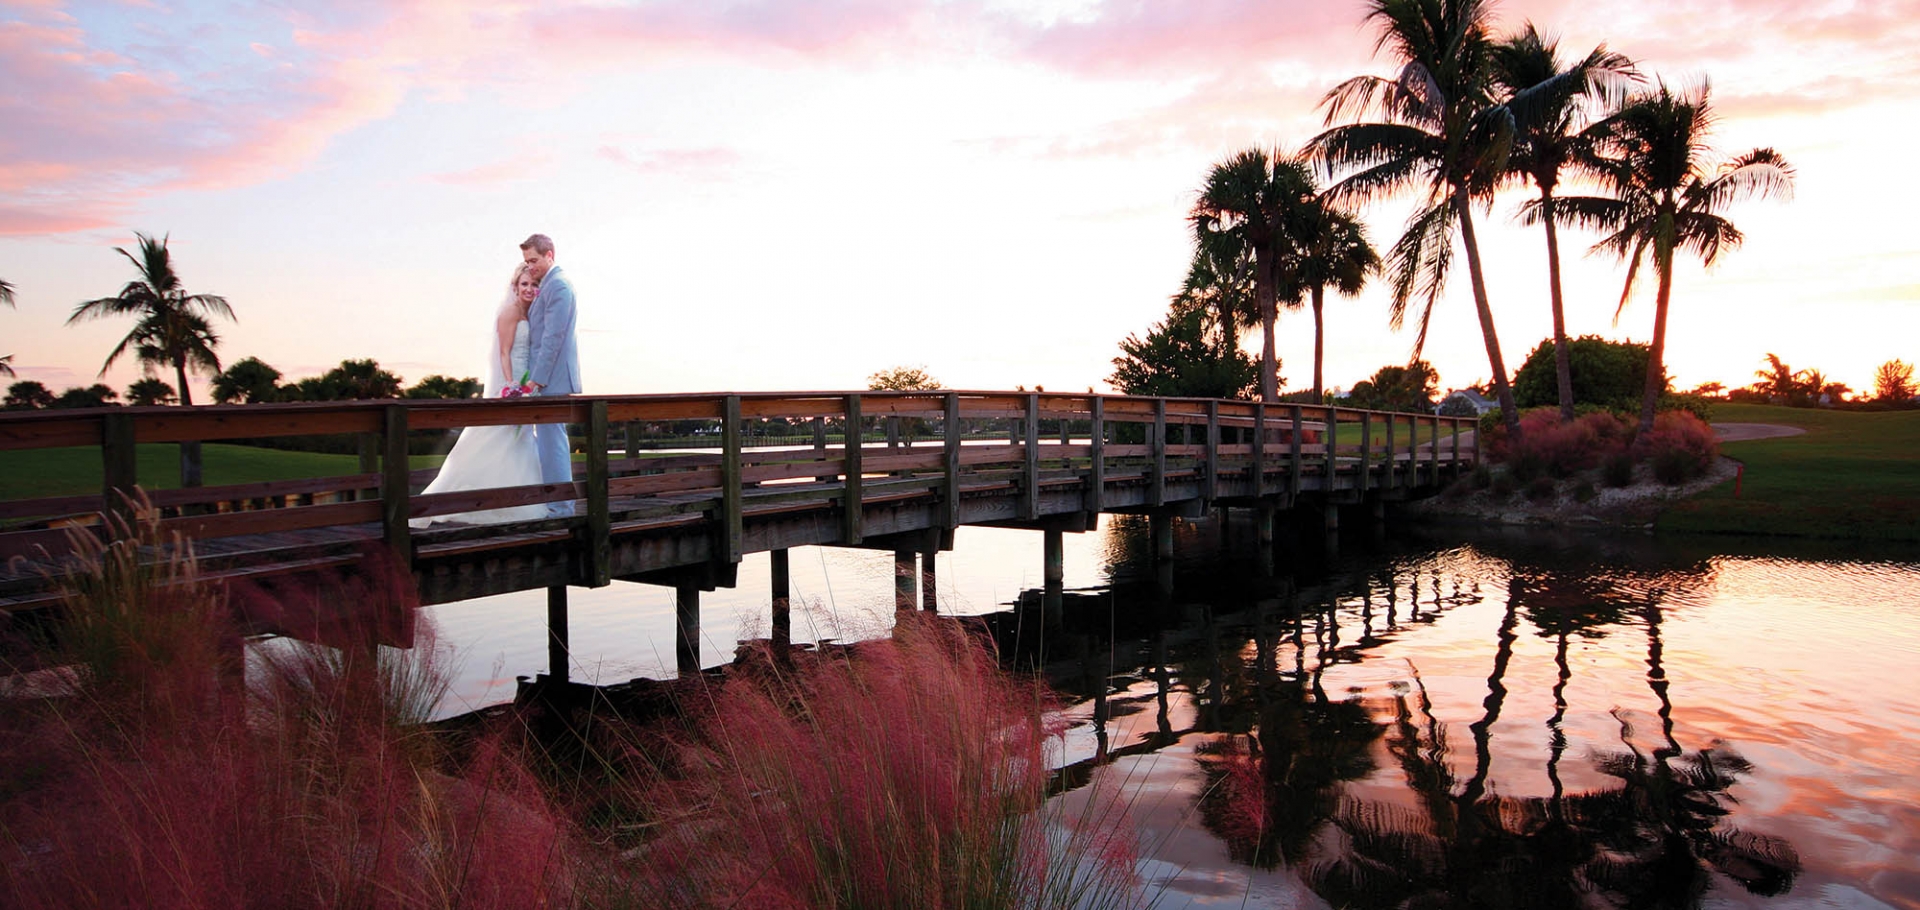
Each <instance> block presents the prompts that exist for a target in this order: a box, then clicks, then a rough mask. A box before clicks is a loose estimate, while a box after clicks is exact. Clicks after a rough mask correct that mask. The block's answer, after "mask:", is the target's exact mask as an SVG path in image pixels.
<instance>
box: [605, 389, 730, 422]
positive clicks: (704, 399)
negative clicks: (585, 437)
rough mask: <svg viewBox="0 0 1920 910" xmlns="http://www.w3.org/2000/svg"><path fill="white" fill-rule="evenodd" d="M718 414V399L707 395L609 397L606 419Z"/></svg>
mask: <svg viewBox="0 0 1920 910" xmlns="http://www.w3.org/2000/svg"><path fill="white" fill-rule="evenodd" d="M719 416H720V399H718V398H712V397H708V396H704V395H703V396H698V397H693V398H661V399H655V400H633V399H628V400H621V399H618V398H615V399H610V400H608V402H607V419H608V420H611V421H619V420H643V421H661V420H714V419H717V418H719Z"/></svg>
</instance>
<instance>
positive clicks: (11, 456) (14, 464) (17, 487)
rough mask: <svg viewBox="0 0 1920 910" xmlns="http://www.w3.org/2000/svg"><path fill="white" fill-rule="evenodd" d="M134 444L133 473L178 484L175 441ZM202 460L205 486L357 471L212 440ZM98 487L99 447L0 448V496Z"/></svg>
mask: <svg viewBox="0 0 1920 910" xmlns="http://www.w3.org/2000/svg"><path fill="white" fill-rule="evenodd" d="M135 448H136V449H138V450H139V454H138V456H137V458H138V468H137V469H136V470H137V472H138V473H137V474H136V475H135V476H136V477H138V479H139V481H140V485H141V486H144V487H147V488H148V489H154V490H163V489H171V488H173V487H177V486H179V485H180V447H179V446H177V445H171V444H166V443H154V444H144V445H139V446H136V447H135ZM440 460H441V456H437V455H416V456H414V457H413V458H412V459H410V463H411V464H412V466H413V467H415V468H425V467H432V466H434V465H437V464H439V463H440ZM201 464H202V468H201V471H202V480H203V481H204V482H205V483H206V485H207V486H221V485H224V484H233V483H257V482H260V481H266V480H297V479H300V478H304V477H338V476H342V475H346V474H356V473H359V471H360V459H359V458H358V457H356V456H353V455H319V454H315V453H312V452H284V451H280V450H278V449H260V448H254V447H252V446H236V445H224V444H221V443H212V442H210V443H207V444H206V445H204V446H202V447H201ZM100 486H101V473H100V450H99V449H98V448H96V447H93V446H77V447H73V448H59V449H26V450H21V451H10V452H0V501H3V500H10V499H37V498H40V497H42V496H73V495H78V494H83V493H98V492H100Z"/></svg>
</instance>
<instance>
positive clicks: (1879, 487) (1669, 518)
mask: <svg viewBox="0 0 1920 910" xmlns="http://www.w3.org/2000/svg"><path fill="white" fill-rule="evenodd" d="M1713 419H1714V420H1715V421H1716V422H1737V423H1777V424H1786V425H1788V426H1796V427H1800V428H1802V429H1804V430H1806V431H1807V432H1806V434H1805V435H1802V436H1791V437H1785V438H1778V439H1757V440H1752V441H1748V442H1731V443H1726V444H1724V445H1722V446H1721V447H1720V451H1721V452H1722V453H1723V454H1725V455H1727V456H1729V457H1732V458H1735V459H1737V460H1739V461H1741V462H1742V463H1744V464H1745V465H1746V468H1745V476H1744V477H1743V478H1742V480H1741V483H1740V487H1741V490H1740V496H1739V497H1738V498H1735V497H1734V487H1733V484H1722V485H1721V486H1718V487H1715V488H1713V489H1711V490H1709V491H1707V492H1705V493H1703V494H1701V495H1699V496H1697V497H1695V498H1693V499H1691V500H1688V501H1687V502H1684V503H1680V504H1678V505H1676V506H1674V507H1673V508H1670V509H1668V510H1667V511H1666V512H1665V513H1664V514H1663V515H1661V516H1660V519H1659V522H1658V524H1657V525H1656V527H1657V528H1658V529H1659V530H1661V531H1679V532H1700V533H1728V534H1779V535H1792V536H1799V537H1834V538H1861V539H1877V540H1908V541H1920V411H1887V412H1878V413H1859V412H1851V411H1823V410H1818V409H1814V408H1783V407H1772V406H1768V405H1742V404H1718V403H1716V404H1715V405H1714V408H1713Z"/></svg>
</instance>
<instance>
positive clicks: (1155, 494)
mask: <svg viewBox="0 0 1920 910" xmlns="http://www.w3.org/2000/svg"><path fill="white" fill-rule="evenodd" d="M1150 432H1151V434H1152V435H1150V436H1148V437H1147V448H1149V449H1150V450H1152V452H1153V475H1152V477H1153V479H1152V481H1151V483H1152V486H1151V488H1150V489H1149V490H1148V491H1147V504H1148V505H1155V506H1157V505H1164V504H1165V503H1166V501H1167V400H1166V399H1165V398H1155V399H1154V400H1153V429H1152V430H1151V431H1150Z"/></svg>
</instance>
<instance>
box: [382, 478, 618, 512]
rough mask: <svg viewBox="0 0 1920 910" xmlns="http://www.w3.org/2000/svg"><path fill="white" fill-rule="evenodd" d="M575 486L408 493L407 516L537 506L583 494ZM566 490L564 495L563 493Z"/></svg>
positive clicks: (530, 486)
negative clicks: (417, 494)
mask: <svg viewBox="0 0 1920 910" xmlns="http://www.w3.org/2000/svg"><path fill="white" fill-rule="evenodd" d="M574 486H575V485H574V484H558V483H535V484H527V485H525V486H518V487H497V488H493V489H485V490H454V491H453V492H450V493H434V494H432V495H431V496H409V497H408V498H407V516H408V517H409V518H432V517H435V516H439V515H456V514H459V513H461V512H486V511H491V510H493V509H510V508H513V507H515V506H530V505H538V504H541V503H548V502H554V501H556V500H558V499H561V498H568V499H571V498H573V497H574V495H575V494H576V493H584V491H581V490H575V489H571V488H572V487H574ZM563 492H564V496H562V495H561V494H562V493H563Z"/></svg>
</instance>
